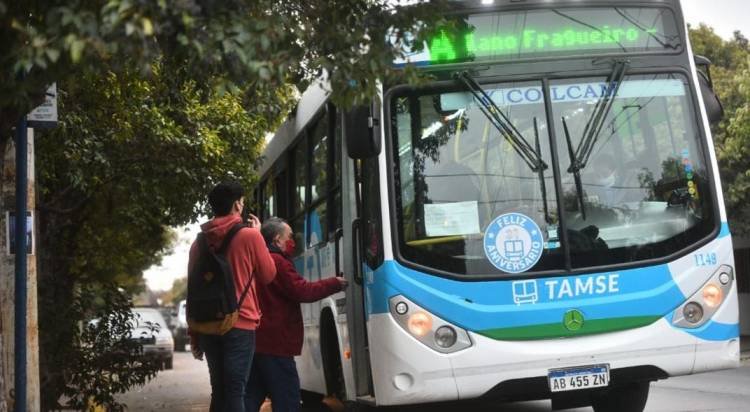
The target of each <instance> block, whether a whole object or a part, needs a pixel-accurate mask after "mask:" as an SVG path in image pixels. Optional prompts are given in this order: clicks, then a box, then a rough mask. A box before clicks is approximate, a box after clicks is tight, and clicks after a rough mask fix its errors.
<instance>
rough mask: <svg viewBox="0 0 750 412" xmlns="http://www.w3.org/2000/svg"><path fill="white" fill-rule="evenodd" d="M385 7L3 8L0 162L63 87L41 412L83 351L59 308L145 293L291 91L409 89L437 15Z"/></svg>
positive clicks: (363, 94) (48, 218)
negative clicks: (98, 295) (143, 283)
mask: <svg viewBox="0 0 750 412" xmlns="http://www.w3.org/2000/svg"><path fill="white" fill-rule="evenodd" d="M389 3H391V2H390V1H387V0H335V1H330V0H311V1H306V2H288V1H283V0H221V1H218V0H186V1H179V2H167V1H166V0H159V1H152V0H92V1H81V0H73V1H70V0H42V1H35V2H21V1H12V2H9V1H6V0H0V39H2V40H0V151H2V152H4V151H5V147H6V144H7V143H8V141H9V139H10V130H11V127H12V125H13V123H14V122H15V120H16V119H18V118H19V117H20V115H21V114H23V113H26V112H28V111H29V109H30V108H31V107H33V106H35V105H36V104H38V103H39V102H40V100H41V98H42V95H43V91H44V90H45V89H46V86H47V85H48V84H49V83H51V82H53V81H56V82H58V89H59V91H60V113H61V122H60V126H59V128H58V129H56V130H54V131H52V132H48V133H42V134H40V135H39V136H38V139H37V149H36V152H37V153H38V156H39V158H38V159H37V162H36V164H37V165H38V167H39V171H38V175H39V177H38V180H37V181H38V184H39V194H38V201H39V212H38V216H39V229H40V239H39V240H40V242H39V244H40V247H39V256H38V261H39V266H38V276H39V303H40V314H39V316H40V346H41V353H40V358H41V365H40V366H41V373H42V386H43V387H44V388H45V391H44V393H43V397H44V399H43V409H45V410H46V409H50V408H53V407H55V406H56V402H57V400H58V398H59V394H60V393H61V392H62V389H61V388H64V387H65V385H66V384H67V376H68V375H69V372H70V371H71V368H72V367H73V364H72V363H71V362H70V359H73V358H74V357H73V356H72V354H73V351H74V350H75V347H76V345H77V344H78V343H77V341H79V340H80V339H81V337H80V335H77V334H76V333H73V332H72V331H74V330H75V329H74V328H73V325H74V323H75V322H77V321H79V320H81V319H76V318H75V317H71V318H63V317H61V314H60V311H57V310H56V309H57V308H61V307H67V306H68V305H71V302H72V301H73V300H74V298H75V297H74V291H75V290H76V287H77V285H81V284H88V283H92V284H100V283H101V284H103V283H104V282H109V281H115V282H117V283H118V284H119V285H121V286H123V287H125V288H126V289H127V290H130V291H135V290H138V289H139V288H140V282H139V277H140V273H141V272H142V271H143V269H145V268H146V267H148V266H150V265H151V264H153V263H155V262H157V261H158V260H159V259H160V255H161V254H163V253H164V251H165V248H166V247H167V245H168V238H169V233H168V231H167V230H166V229H165V227H166V226H167V225H180V224H184V223H187V222H188V221H190V220H192V219H195V218H196V217H197V216H199V215H200V213H201V206H196V204H200V203H201V201H202V199H203V195H204V194H205V192H206V190H207V189H208V188H209V187H210V186H211V185H212V184H213V183H215V182H216V181H217V180H219V179H221V178H226V177H229V176H231V177H233V178H235V179H237V180H239V181H241V182H242V183H243V184H245V185H249V184H251V183H252V182H253V181H254V179H255V176H254V174H253V172H252V170H253V166H254V165H255V162H256V161H257V160H258V159H257V157H258V151H259V147H260V144H261V142H262V137H263V134H264V133H265V132H266V131H270V130H272V129H273V127H274V126H275V124H276V123H277V122H278V119H279V115H280V114H281V113H284V111H285V110H287V109H288V107H289V105H290V103H291V101H290V98H289V97H290V93H289V88H288V87H286V85H287V84H292V85H296V86H298V87H299V88H304V87H305V85H306V84H307V83H308V82H309V81H310V80H311V79H313V78H317V77H320V76H324V77H326V78H327V79H328V80H329V81H330V88H331V89H332V93H333V94H332V98H333V99H334V100H335V101H336V102H338V103H341V104H343V105H348V104H353V103H356V102H362V101H367V100H368V99H370V98H372V97H373V96H374V95H375V92H376V84H377V82H376V80H377V79H382V80H385V81H393V80H394V79H399V78H403V79H405V80H409V81H414V80H417V76H416V75H415V73H416V72H415V71H414V70H411V69H410V68H407V69H406V70H394V69H393V68H392V67H391V61H392V60H393V57H394V56H403V54H404V46H407V45H409V44H411V43H413V44H414V45H415V46H416V47H415V48H416V49H419V46H421V45H422V41H421V40H422V38H423V37H422V36H426V35H428V32H427V31H425V30H420V27H422V26H417V24H416V22H417V21H421V22H424V23H428V22H430V21H432V20H434V19H438V18H439V17H434V16H440V11H439V10H438V9H436V8H435V7H434V5H418V6H415V7H410V8H408V9H405V8H403V7H401V6H399V5H396V6H392V5H390V4H389ZM389 28H392V29H389ZM389 30H390V31H389ZM407 31H408V32H412V33H414V34H415V37H413V39H414V41H413V42H411V39H412V37H409V36H406V32H407ZM386 39H387V40H386ZM0 169H2V165H1V164H0ZM81 313H83V312H81ZM80 316H83V315H80Z"/></svg>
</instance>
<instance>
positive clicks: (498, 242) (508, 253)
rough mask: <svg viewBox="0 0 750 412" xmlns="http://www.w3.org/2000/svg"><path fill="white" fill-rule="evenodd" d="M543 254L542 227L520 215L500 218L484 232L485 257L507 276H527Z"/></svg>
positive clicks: (515, 214)
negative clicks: (512, 274) (523, 274)
mask: <svg viewBox="0 0 750 412" xmlns="http://www.w3.org/2000/svg"><path fill="white" fill-rule="evenodd" d="M543 250H544V238H543V237H542V231H541V230H540V229H539V226H538V225H537V224H536V222H534V220H532V219H531V218H530V217H528V216H526V215H522V214H520V213H506V214H504V215H500V216H498V217H496V218H495V220H493V221H492V223H490V225H489V226H487V229H486V230H485V231H484V254H485V255H486V256H487V259H489V260H490V262H492V264H493V265H495V267H496V268H498V269H500V270H502V271H504V272H508V273H521V272H526V271H527V270H529V269H531V268H532V267H534V265H536V262H538V261H539V259H540V258H541V257H542V251H543Z"/></svg>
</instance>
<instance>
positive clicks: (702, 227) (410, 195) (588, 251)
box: [390, 74, 715, 276]
mask: <svg viewBox="0 0 750 412" xmlns="http://www.w3.org/2000/svg"><path fill="white" fill-rule="evenodd" d="M607 80H608V79H607V78H605V77H588V78H569V79H558V80H552V81H550V82H549V88H548V90H543V87H542V82H541V81H528V82H511V83H492V84H488V83H482V84H481V88H482V89H484V91H485V92H486V93H487V95H489V96H490V98H491V99H492V102H494V106H495V107H497V108H498V109H499V110H500V111H501V112H502V113H503V115H504V117H505V118H506V119H507V121H508V122H509V123H510V124H512V127H513V128H514V129H516V130H517V134H518V135H519V138H523V140H524V141H525V142H528V143H529V145H530V146H532V147H533V148H534V150H535V152H536V154H537V155H538V156H539V158H540V160H541V161H542V162H543V163H544V164H546V165H550V167H547V168H544V169H541V170H534V169H533V168H532V167H530V165H529V163H528V162H526V161H525V160H524V157H523V156H522V155H521V154H520V152H519V151H518V150H516V149H515V147H514V141H513V140H512V139H509V138H507V137H506V136H505V135H504V134H503V133H502V132H501V130H499V129H498V128H497V127H496V126H495V125H494V124H493V122H492V121H491V119H490V116H488V115H487V113H486V111H487V110H486V109H485V108H486V105H480V104H479V103H478V101H477V100H476V98H475V97H474V96H473V95H472V94H471V93H469V92H468V91H466V90H465V89H460V88H446V89H444V90H439V91H435V89H431V90H430V91H425V92H419V91H413V90H412V91H406V92H403V93H396V94H395V95H394V97H393V98H392V99H391V102H390V108H391V116H392V129H391V134H392V138H393V147H394V159H396V162H395V163H396V167H395V168H394V169H395V172H396V176H395V182H396V188H395V190H396V196H395V197H396V208H397V222H398V232H399V240H400V241H399V248H400V249H399V252H400V255H401V256H402V257H403V258H404V259H406V260H409V261H411V262H414V263H417V264H419V265H422V266H427V267H431V268H434V269H438V270H441V271H445V272H449V273H452V274H457V275H489V276H492V275H501V274H504V273H508V272H506V271H504V270H502V269H501V268H499V267H498V266H497V265H494V264H493V263H492V262H491V260H492V259H490V256H488V254H487V251H486V249H485V248H484V244H483V242H484V239H485V234H486V232H487V230H488V226H489V225H490V224H491V223H492V222H493V220H495V219H496V218H497V217H498V216H501V215H504V214H507V213H517V214H521V215H522V216H525V217H528V218H530V219H531V220H533V221H534V223H536V225H537V227H538V228H539V229H540V231H541V237H542V239H543V247H542V250H541V256H540V257H539V259H538V260H537V261H536V262H535V263H534V264H533V266H531V267H528V268H527V269H526V270H523V271H524V272H539V271H564V270H566V269H575V268H586V267H595V266H602V265H610V264H622V263H630V262H635V261H640V260H646V259H653V258H660V257H665V256H667V255H670V254H672V253H675V252H678V251H679V250H681V249H683V248H686V247H687V246H689V245H690V244H692V243H694V242H695V241H696V240H699V239H701V238H703V237H705V236H707V235H708V234H709V233H711V231H712V230H713V229H714V226H715V219H714V211H713V206H712V205H713V201H712V196H711V191H710V187H709V183H708V170H707V168H708V165H709V163H708V161H707V160H706V159H707V156H706V155H705V153H704V152H703V147H702V145H701V144H700V134H699V133H698V129H697V127H696V125H697V119H696V118H695V115H694V113H695V108H694V107H693V105H692V101H691V99H690V94H689V93H688V91H689V86H688V82H687V78H686V77H684V76H682V75H679V74H654V75H626V76H624V78H623V80H622V81H621V82H620V83H619V87H616V88H612V87H611V86H610V85H608V83H607ZM608 94H609V95H608ZM545 95H546V96H549V99H550V101H551V107H552V113H549V115H551V116H549V118H551V119H553V120H552V121H553V124H552V125H550V124H548V121H547V119H548V113H547V112H546V110H545ZM605 97H607V98H609V99H611V100H612V102H611V105H610V107H609V108H608V110H606V111H599V114H600V115H601V116H602V119H603V120H602V121H601V124H602V126H601V128H600V130H599V131H598V133H596V134H595V135H594V137H593V139H592V140H591V141H590V143H589V144H588V146H589V148H588V149H589V150H588V153H587V156H586V158H585V159H583V160H585V163H580V167H578V168H574V167H572V165H573V164H574V163H575V161H576V160H580V159H576V149H577V148H578V147H579V146H580V145H581V144H582V141H583V140H584V138H585V136H586V133H585V132H586V129H587V124H588V123H591V121H592V117H596V113H597V109H596V107H597V104H598V103H600V102H601V100H602V99H603V98H605ZM551 128H554V133H551V130H550V129H551ZM553 136H554V138H553ZM551 147H555V149H556V152H557V160H558V164H556V165H555V164H554V162H553V157H552V155H551ZM555 171H558V172H559V173H560V182H561V185H562V186H561V188H560V189H561V190H560V191H558V190H557V187H556V185H555V179H554V177H555V176H554V173H555ZM576 174H577V175H578V180H579V182H578V184H576ZM558 193H562V197H561V198H560V197H559V196H558V195H557V194H558ZM560 214H562V217H563V218H562V219H560ZM561 223H562V224H564V226H561ZM563 231H565V232H564V233H565V235H566V236H562V234H563ZM566 238H567V244H565V242H564V239H566ZM565 248H567V249H568V251H569V252H570V256H571V259H570V262H569V263H566V259H565V257H564V256H565V254H564V253H563V251H564V250H565ZM512 273H518V272H512Z"/></svg>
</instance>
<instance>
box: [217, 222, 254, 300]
mask: <svg viewBox="0 0 750 412" xmlns="http://www.w3.org/2000/svg"><path fill="white" fill-rule="evenodd" d="M245 227H248V226H247V225H246V224H244V223H237V224H236V225H234V226H232V228H231V229H229V232H228V233H227V234H226V236H224V240H223V241H222V242H221V247H219V250H217V251H216V253H217V254H219V255H222V256H223V255H224V253H225V252H226V249H227V248H228V247H229V242H231V241H232V238H233V237H234V235H236V234H237V232H239V231H240V230H241V229H242V228H245ZM254 274H255V272H253V273H251V274H250V279H249V280H248V282H247V285H245V290H243V291H242V295H240V300H239V301H238V302H237V308H238V309H239V308H240V307H242V302H243V301H244V300H245V297H246V296H247V292H248V291H249V290H250V285H252V284H253V275H254Z"/></svg>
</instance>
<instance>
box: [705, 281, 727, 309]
mask: <svg viewBox="0 0 750 412" xmlns="http://www.w3.org/2000/svg"><path fill="white" fill-rule="evenodd" d="M723 299H724V292H722V291H721V288H719V287H718V286H716V285H714V284H713V283H709V284H708V285H706V286H704V287H703V301H704V302H706V306H708V307H709V308H715V307H717V306H719V305H721V301H722V300H723Z"/></svg>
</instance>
